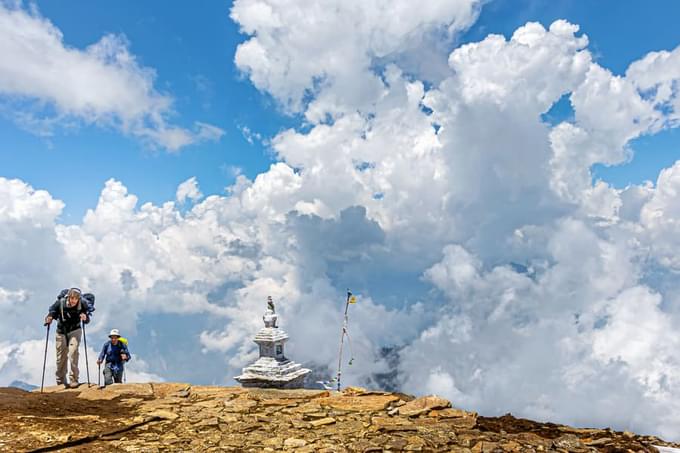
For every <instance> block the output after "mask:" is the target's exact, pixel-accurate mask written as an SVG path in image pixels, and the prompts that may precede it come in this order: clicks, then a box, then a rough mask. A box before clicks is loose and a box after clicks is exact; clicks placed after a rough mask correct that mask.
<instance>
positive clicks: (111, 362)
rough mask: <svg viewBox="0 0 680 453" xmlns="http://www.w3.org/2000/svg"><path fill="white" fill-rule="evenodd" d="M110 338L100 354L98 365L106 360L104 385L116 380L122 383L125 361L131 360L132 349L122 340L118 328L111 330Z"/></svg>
mask: <svg viewBox="0 0 680 453" xmlns="http://www.w3.org/2000/svg"><path fill="white" fill-rule="evenodd" d="M109 338H110V340H109V341H107V342H106V343H104V347H103V348H102V352H101V353H100V354H99V359H97V365H101V363H102V362H105V365H104V385H111V384H113V383H114V382H116V383H118V384H120V383H121V382H123V371H124V370H125V362H127V361H128V360H130V351H128V348H127V344H125V343H124V342H122V341H121V339H120V332H119V331H118V329H113V330H111V333H109Z"/></svg>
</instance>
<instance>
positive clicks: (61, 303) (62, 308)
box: [59, 297, 66, 321]
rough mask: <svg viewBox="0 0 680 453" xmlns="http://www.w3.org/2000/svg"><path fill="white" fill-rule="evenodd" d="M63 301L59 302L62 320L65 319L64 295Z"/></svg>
mask: <svg viewBox="0 0 680 453" xmlns="http://www.w3.org/2000/svg"><path fill="white" fill-rule="evenodd" d="M60 300H61V302H60V303H59V308H60V309H61V320H62V321H63V320H64V304H66V300H65V299H64V298H63V297H62V298H61V299H60Z"/></svg>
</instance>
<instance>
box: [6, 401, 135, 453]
mask: <svg viewBox="0 0 680 453" xmlns="http://www.w3.org/2000/svg"><path fill="white" fill-rule="evenodd" d="M0 414H1V415H0V451H2V452H5V451H7V452H17V451H30V450H32V449H37V448H40V447H44V446H45V445H49V444H53V443H55V442H64V441H68V440H71V439H73V438H76V437H83V436H87V435H94V434H97V433H100V432H103V431H108V430H113V429H115V428H118V427H121V426H124V425H125V424H127V423H129V420H130V419H131V418H133V416H134V415H133V412H132V410H131V408H130V407H129V406H126V405H124V404H121V402H120V401H119V400H118V399H113V400H111V401H106V402H105V403H103V402H102V401H89V400H85V399H81V398H78V393H76V392H61V393H42V394H41V393H33V392H26V391H24V390H20V389H15V388H0ZM68 451H91V449H87V448H85V447H81V448H78V447H73V448H71V449H69V450H68Z"/></svg>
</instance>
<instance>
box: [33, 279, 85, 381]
mask: <svg viewBox="0 0 680 453" xmlns="http://www.w3.org/2000/svg"><path fill="white" fill-rule="evenodd" d="M88 296H90V295H89V294H88ZM92 299H94V297H92ZM92 304H94V300H93V302H92ZM92 311H94V305H92V307H90V303H89V301H88V300H84V299H83V294H82V292H81V291H80V289H78V288H71V289H68V290H63V291H62V292H61V293H60V294H59V296H58V297H57V300H56V302H54V303H53V304H52V305H51V306H50V308H49V312H48V314H47V317H45V325H47V326H49V325H50V324H51V323H52V321H53V320H55V319H56V320H58V323H57V336H56V345H57V372H56V373H55V374H56V377H57V385H64V386H65V387H67V388H68V387H70V388H77V387H78V386H79V385H80V384H79V383H78V377H79V374H80V371H79V369H78V350H79V347H80V339H81V336H82V329H81V325H82V324H87V323H89V322H90V314H91V312H92ZM81 323H82V324H81ZM48 333H49V330H48ZM86 353H87V351H86ZM67 359H68V360H67ZM68 362H70V364H71V372H70V373H69V380H68V382H67V381H66V372H67V370H68Z"/></svg>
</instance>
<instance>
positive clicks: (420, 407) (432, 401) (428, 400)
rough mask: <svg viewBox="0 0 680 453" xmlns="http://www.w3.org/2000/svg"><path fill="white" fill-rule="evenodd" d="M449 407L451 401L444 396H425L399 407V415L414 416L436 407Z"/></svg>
mask: <svg viewBox="0 0 680 453" xmlns="http://www.w3.org/2000/svg"><path fill="white" fill-rule="evenodd" d="M449 407H451V402H450V401H448V400H445V399H444V398H440V397H438V396H436V395H430V396H423V397H421V398H416V399H414V400H413V401H409V402H408V403H406V404H404V405H403V406H401V407H399V415H405V416H407V417H414V416H417V415H420V414H425V413H427V412H430V411H431V410H434V409H446V408H449Z"/></svg>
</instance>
